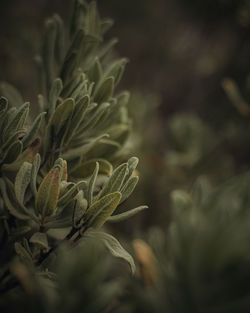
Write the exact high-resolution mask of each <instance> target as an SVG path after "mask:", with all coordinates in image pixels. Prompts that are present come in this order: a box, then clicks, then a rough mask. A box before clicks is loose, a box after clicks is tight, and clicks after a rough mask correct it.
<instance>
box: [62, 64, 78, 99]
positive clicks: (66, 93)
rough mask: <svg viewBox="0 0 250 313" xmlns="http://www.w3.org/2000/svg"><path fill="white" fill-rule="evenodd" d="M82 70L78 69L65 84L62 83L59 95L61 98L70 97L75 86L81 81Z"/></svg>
mask: <svg viewBox="0 0 250 313" xmlns="http://www.w3.org/2000/svg"><path fill="white" fill-rule="evenodd" d="M82 75H83V73H82V71H81V70H78V71H76V73H75V74H74V76H73V77H72V78H71V79H69V80H68V81H67V83H66V84H64V85H63V90H62V92H61V97H62V98H63V99H65V98H70V97H71V95H72V92H73V91H74V90H75V89H76V88H77V86H78V85H79V84H80V83H81V82H82Z"/></svg>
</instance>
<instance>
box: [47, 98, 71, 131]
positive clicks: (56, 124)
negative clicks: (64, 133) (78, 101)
mask: <svg viewBox="0 0 250 313" xmlns="http://www.w3.org/2000/svg"><path fill="white" fill-rule="evenodd" d="M74 107H75V101H74V99H71V98H69V99H66V100H65V101H64V102H63V103H61V104H60V105H58V107H57V108H56V111H55V112H54V114H53V115H52V119H51V121H50V125H51V127H53V128H54V131H55V134H58V133H59V132H60V131H61V130H62V128H65V127H66V121H67V120H68V119H69V118H70V117H71V115H72V112H73V110H74Z"/></svg>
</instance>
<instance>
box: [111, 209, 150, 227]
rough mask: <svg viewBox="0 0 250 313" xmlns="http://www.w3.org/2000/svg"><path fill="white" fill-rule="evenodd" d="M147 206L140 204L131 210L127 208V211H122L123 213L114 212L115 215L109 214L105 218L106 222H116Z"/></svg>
mask: <svg viewBox="0 0 250 313" xmlns="http://www.w3.org/2000/svg"><path fill="white" fill-rule="evenodd" d="M147 208H148V206H146V205H141V206H139V207H137V208H134V209H132V210H129V211H127V212H124V213H121V214H116V215H113V216H110V217H109V218H108V219H107V222H110V223H118V222H121V221H124V220H126V219H128V218H130V217H132V216H134V215H135V214H137V213H139V212H141V211H143V210H145V209H147Z"/></svg>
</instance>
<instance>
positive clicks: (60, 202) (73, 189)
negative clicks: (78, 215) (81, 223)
mask: <svg viewBox="0 0 250 313" xmlns="http://www.w3.org/2000/svg"><path fill="white" fill-rule="evenodd" d="M86 185H87V183H86V181H84V180H82V181H80V182H78V183H76V184H75V185H74V186H73V187H71V188H70V189H69V190H68V191H67V192H66V193H65V194H64V195H63V196H62V197H60V198H59V200H58V203H57V204H58V206H65V205H66V204H67V203H68V202H69V201H70V200H72V199H73V198H74V197H75V196H76V194H77V193H78V191H79V190H80V189H82V188H83V187H85V186H86Z"/></svg>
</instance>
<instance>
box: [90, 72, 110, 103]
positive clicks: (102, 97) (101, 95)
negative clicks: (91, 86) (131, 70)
mask: <svg viewBox="0 0 250 313" xmlns="http://www.w3.org/2000/svg"><path fill="white" fill-rule="evenodd" d="M113 91H114V77H107V78H106V79H105V80H104V81H102V82H100V84H99V86H97V87H96V90H95V95H94V101H95V102H97V103H103V102H107V101H108V100H109V99H110V98H111V96H112V95H113Z"/></svg>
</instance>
